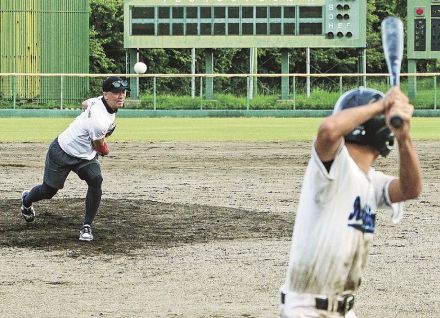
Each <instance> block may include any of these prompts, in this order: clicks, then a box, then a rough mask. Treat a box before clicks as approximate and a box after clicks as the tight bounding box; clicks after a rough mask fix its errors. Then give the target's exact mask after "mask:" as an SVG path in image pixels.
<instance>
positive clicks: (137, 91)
mask: <svg viewBox="0 0 440 318" xmlns="http://www.w3.org/2000/svg"><path fill="white" fill-rule="evenodd" d="M137 62H139V48H138V49H136V63H137ZM136 93H137V96H136V99H139V95H140V94H139V74H138V75H137V76H136Z"/></svg>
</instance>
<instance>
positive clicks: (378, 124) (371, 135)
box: [365, 115, 394, 157]
mask: <svg viewBox="0 0 440 318" xmlns="http://www.w3.org/2000/svg"><path fill="white" fill-rule="evenodd" d="M365 126H366V130H367V135H368V144H369V145H370V146H372V147H373V148H374V149H376V150H377V151H378V152H379V153H380V155H381V156H382V157H386V156H387V155H388V154H389V153H390V152H391V150H392V149H393V146H394V134H393V133H392V132H391V130H390V129H389V128H388V126H387V124H386V122H385V117H384V116H383V115H379V116H376V117H374V118H371V119H370V120H368V121H367V122H366V123H365Z"/></svg>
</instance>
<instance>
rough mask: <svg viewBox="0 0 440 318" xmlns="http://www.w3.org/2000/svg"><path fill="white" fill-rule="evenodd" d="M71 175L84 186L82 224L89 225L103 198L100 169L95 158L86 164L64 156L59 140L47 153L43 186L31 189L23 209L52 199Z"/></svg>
mask: <svg viewBox="0 0 440 318" xmlns="http://www.w3.org/2000/svg"><path fill="white" fill-rule="evenodd" d="M71 171H73V172H75V173H76V174H77V175H78V176H79V177H80V179H82V180H84V181H86V182H87V185H88V190H87V195H86V215H85V219H84V224H92V222H93V220H94V218H95V216H96V213H97V212H98V208H99V204H100V202H101V196H102V189H101V184H102V175H101V167H100V165H99V162H98V160H97V159H96V158H94V159H92V160H85V159H80V158H76V157H72V156H70V155H68V154H67V153H65V152H64V150H63V149H61V147H60V145H59V143H58V138H57V139H55V140H54V141H53V142H52V143H51V144H50V146H49V150H48V151H47V155H46V163H45V167H44V179H43V184H41V185H38V186H35V187H34V188H32V190H31V191H30V192H29V194H28V195H27V196H26V197H25V198H24V200H23V203H24V204H25V206H30V205H31V204H32V202H37V201H40V200H42V199H51V198H52V197H53V196H54V195H55V194H56V193H57V191H58V190H59V189H62V188H63V187H64V182H65V181H66V179H67V176H68V175H69V173H70V172H71Z"/></svg>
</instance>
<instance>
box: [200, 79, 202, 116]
mask: <svg viewBox="0 0 440 318" xmlns="http://www.w3.org/2000/svg"><path fill="white" fill-rule="evenodd" d="M202 109H203V77H200V110H202Z"/></svg>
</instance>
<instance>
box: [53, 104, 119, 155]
mask: <svg viewBox="0 0 440 318" xmlns="http://www.w3.org/2000/svg"><path fill="white" fill-rule="evenodd" d="M87 105H88V107H87V109H86V110H85V111H83V112H82V113H81V114H80V115H79V116H78V117H76V119H75V120H74V121H73V122H72V123H71V124H70V125H69V127H68V128H67V129H66V130H64V131H63V132H62V133H61V134H60V135H59V136H58V142H59V144H60V147H61V149H63V150H64V151H65V152H66V153H67V154H69V155H71V156H73V157H76V158H81V159H87V160H91V159H93V158H95V156H96V151H95V150H94V149H93V147H92V141H94V140H99V139H102V138H104V137H105V135H106V134H107V132H108V131H109V129H110V128H111V127H112V126H113V125H114V122H115V113H112V114H111V113H109V112H108V111H107V108H106V107H105V105H104V103H103V102H102V96H100V97H96V98H90V99H88V100H87Z"/></svg>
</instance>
